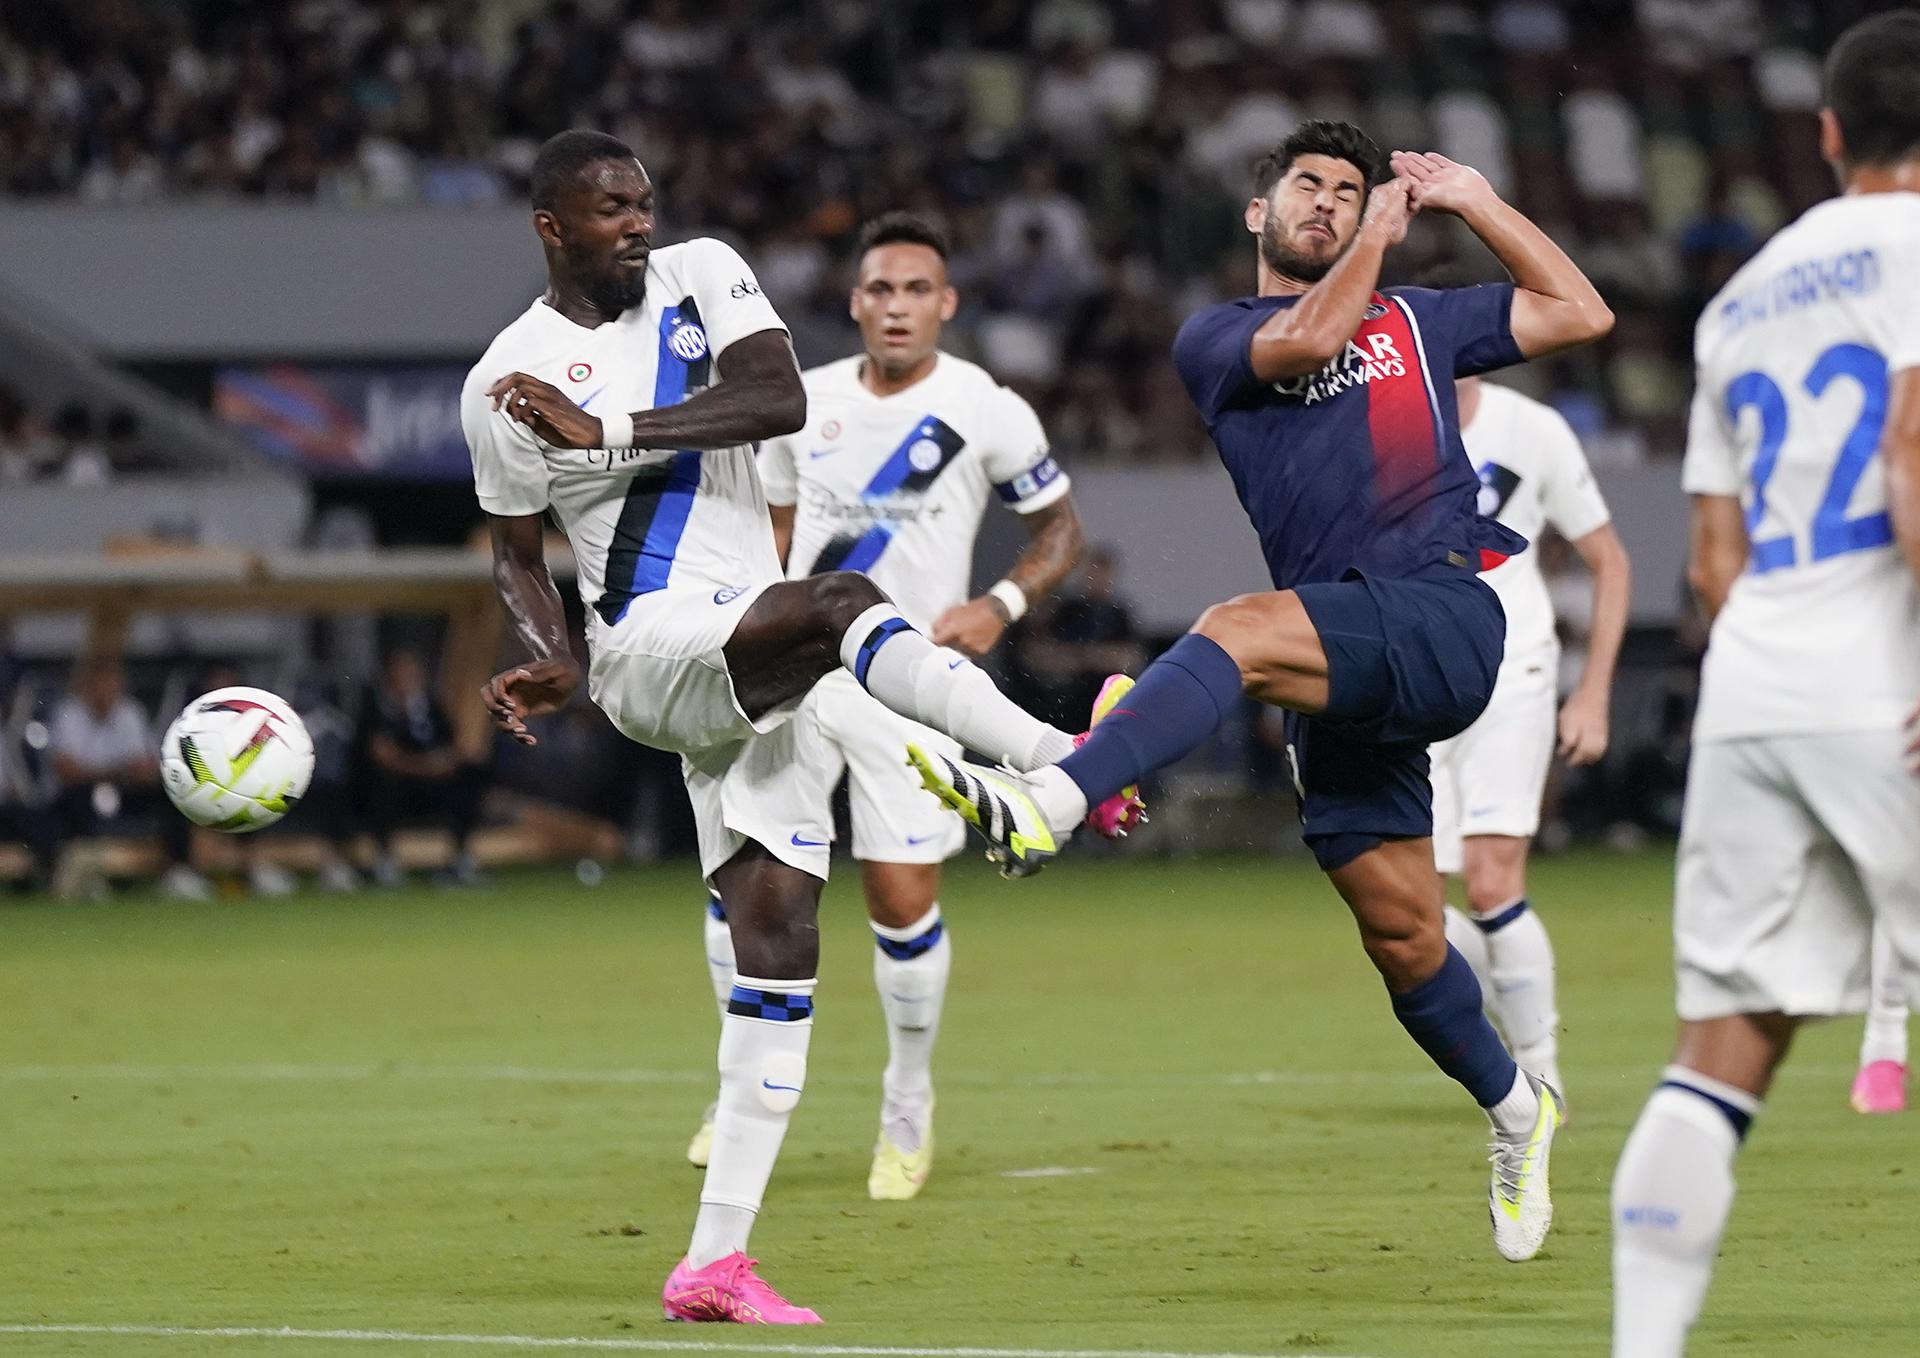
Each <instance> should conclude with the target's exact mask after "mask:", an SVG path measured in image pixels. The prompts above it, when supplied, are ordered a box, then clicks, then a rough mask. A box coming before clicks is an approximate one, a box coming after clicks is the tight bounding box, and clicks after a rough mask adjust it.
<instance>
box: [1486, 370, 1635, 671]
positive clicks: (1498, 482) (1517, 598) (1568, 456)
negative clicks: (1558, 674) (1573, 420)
mask: <svg viewBox="0 0 1920 1358" xmlns="http://www.w3.org/2000/svg"><path fill="white" fill-rule="evenodd" d="M1460 436H1461V438H1462V439H1463V440H1464V441H1465V443H1466V445H1467V457H1468V459H1469V460H1471V461H1472V463H1473V466H1474V470H1475V471H1477V472H1478V473H1479V474H1480V512H1481V513H1482V514H1485V515H1488V516H1489V517H1491V518H1495V519H1498V520H1499V521H1500V522H1501V523H1504V524H1505V525H1506V526H1507V527H1509V528H1511V529H1513V531H1514V532H1516V533H1519V534H1520V535H1521V536H1523V537H1525V538H1527V539H1528V540H1529V541H1531V540H1532V539H1534V538H1537V537H1539V536H1540V532H1541V530H1542V528H1544V527H1547V526H1549V525H1551V526H1552V528H1553V529H1554V531H1556V532H1558V533H1559V534H1560V535H1561V536H1562V537H1564V538H1566V539H1567V540H1568V541H1570V542H1571V541H1577V540H1578V539H1580V538H1583V537H1585V536H1586V535H1587V534H1588V533H1591V532H1592V531H1593V530H1594V529H1596V528H1599V527H1601V526H1603V525H1605V524H1606V523H1607V522H1608V521H1609V519H1610V518H1611V516H1610V515H1609V514H1608V513H1607V502H1606V500H1605V499H1604V498H1602V496H1601V494H1600V487H1599V486H1598V485H1597V484H1595V482H1594V479H1593V470H1592V469H1591V468H1590V467H1588V466H1587V455H1586V453H1585V452H1583V451H1582V450H1581V447H1580V440H1579V439H1578V438H1576V437H1574V433H1573V430H1572V429H1571V428H1570V427H1569V426H1568V424H1567V422H1566V421H1565V420H1564V419H1562V418H1561V417H1560V414H1559V412H1558V411H1556V410H1554V409H1553V408H1552V407H1551V406H1546V405H1542V404H1541V403H1540V402H1538V401H1536V400H1534V399H1532V398H1531V397H1528V396H1522V395H1521V394H1520V393H1519V392H1517V391H1515V390H1513V389H1512V388H1511V387H1502V386H1498V385H1496V384H1494V383H1492V382H1482V383H1481V384H1480V408H1479V409H1478V410H1476V411H1474V414H1473V422H1472V423H1471V424H1469V425H1467V426H1466V427H1465V428H1464V429H1462V430H1461V431H1460ZM1480 578H1481V579H1482V580H1485V581H1486V582H1487V583H1488V584H1489V585H1492V586H1493V591H1494V593H1496V594H1498V595H1499V596H1500V605H1501V607H1503V608H1504V609H1506V611H1507V651H1506V659H1507V660H1508V661H1515V660H1527V661H1531V662H1538V661H1540V660H1541V659H1542V657H1544V656H1547V655H1550V654H1551V653H1553V652H1554V651H1555V650H1556V649H1557V647H1558V644H1559V643H1558V639H1557V638H1556V637H1555V635H1554V630H1553V601H1552V600H1551V599H1550V598H1549V597H1548V595H1547V583H1546V581H1545V580H1544V579H1543V578H1542V577H1541V575H1540V553H1539V551H1538V550H1537V549H1529V550H1527V551H1524V552H1521V553H1519V554H1518V555H1516V556H1510V557H1508V558H1507V559H1506V560H1505V561H1503V562H1501V563H1500V564H1499V565H1498V566H1495V567H1494V568H1493V569H1492V570H1490V571H1487V572H1486V573H1485V574H1483V575H1482V576H1481V577H1480Z"/></svg>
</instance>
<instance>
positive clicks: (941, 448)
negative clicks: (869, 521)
mask: <svg viewBox="0 0 1920 1358" xmlns="http://www.w3.org/2000/svg"><path fill="white" fill-rule="evenodd" d="M927 444H932V445H933V446H932V448H931V449H929V448H927V447H926V446H925V445H927ZM966 446H967V441H966V440H965V439H964V438H962V437H961V436H960V433H959V431H958V430H956V429H955V428H954V427H953V426H952V425H950V424H948V423H947V422H946V421H945V420H943V419H941V418H940V417H939V416H938V415H925V416H922V417H921V418H920V419H918V420H916V421H915V422H914V426H913V428H912V429H910V430H908V431H907V436H906V437H905V438H903V439H901V440H900V446H899V447H897V448H895V449H894V450H893V452H892V454H891V455H889V456H888V458H887V460H886V461H885V462H883V463H881V464H880V470H879V471H877V472H875V473H874V474H873V479H872V480H871V481H869V482H867V485H866V489H864V490H862V491H861V492H860V498H861V499H863V500H866V501H869V502H872V501H874V500H881V499H884V498H886V497H887V496H889V495H896V494H900V495H917V494H919V493H921V492H923V491H925V490H926V489H927V488H928V487H929V486H931V485H932V484H933V483H934V482H935V481H937V480H938V479H939V478H940V473H941V472H943V471H945V470H946V469H947V468H948V467H950V466H951V465H953V460H954V459H955V458H956V457H958V456H960V450H961V449H962V448H965V447H966ZM916 453H917V454H918V458H917V461H918V463H920V464H921V465H915V464H916V457H915V454H916ZM893 533H894V526H893V525H892V524H890V523H876V524H874V525H873V526H872V527H871V528H868V529H867V530H866V531H865V532H864V533H842V534H840V535H839V536H838V537H836V538H834V539H833V540H832V541H830V542H828V543H827V545H826V546H825V547H822V548H821V549H820V555H819V556H817V557H815V558H814V560H813V567H812V569H811V570H809V571H808V572H807V573H808V574H809V575H821V574H823V573H825V572H827V571H864V570H871V569H872V568H873V565H874V563H875V562H877V561H879V559H880V556H881V554H882V553H883V552H885V551H886V550H887V544H889V543H891V542H892V541H893Z"/></svg>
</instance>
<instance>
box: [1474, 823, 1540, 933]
mask: <svg viewBox="0 0 1920 1358" xmlns="http://www.w3.org/2000/svg"><path fill="white" fill-rule="evenodd" d="M1460 875H1461V878H1462V879H1463V881H1464V883H1465V885H1466V891H1467V905H1468V906H1469V907H1470V908H1471V909H1472V910H1473V912H1474V913H1475V914H1478V915H1484V914H1487V913H1489V912H1491V911H1495V910H1500V909H1504V908H1505V907H1507V906H1509V905H1512V904H1513V903H1514V902H1515V901H1517V900H1519V899H1520V898H1521V897H1522V896H1524V895H1526V894H1527V857H1526V841H1525V840H1521V839H1512V840H1509V839H1507V838H1506V837H1505V836H1498V837H1494V836H1487V837H1482V838H1481V839H1478V840H1468V841H1467V846H1466V852H1465V855H1464V861H1463V863H1462V871H1461V874H1460Z"/></svg>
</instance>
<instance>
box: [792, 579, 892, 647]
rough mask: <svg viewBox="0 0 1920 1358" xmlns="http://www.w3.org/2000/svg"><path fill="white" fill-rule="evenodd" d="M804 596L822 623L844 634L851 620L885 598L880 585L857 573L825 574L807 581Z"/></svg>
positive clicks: (851, 623) (831, 629)
mask: <svg viewBox="0 0 1920 1358" xmlns="http://www.w3.org/2000/svg"><path fill="white" fill-rule="evenodd" d="M807 585H808V591H809V594H808V597H809V598H810V599H811V601H812V603H813V606H814V610H815V612H816V613H817V614H818V615H819V617H820V619H821V621H822V623H823V624H824V625H825V626H826V628H827V629H828V630H830V631H832V632H835V633H839V632H844V631H846V630H847V628H849V627H851V626H853V621H854V619H855V618H858V617H859V616H860V615H861V614H862V613H864V612H866V611H867V610H868V609H869V608H872V607H873V606H874V605H875V604H881V603H885V602H886V601H887V596H886V595H885V594H884V593H883V592H882V591H881V589H880V586H878V585H876V584H874V583H873V581H872V580H871V579H869V578H868V577H866V576H864V575H862V574H860V573H859V572H858V571H828V572H827V573H826V574H824V575H816V576H813V577H811V578H810V579H809V580H808V581H807Z"/></svg>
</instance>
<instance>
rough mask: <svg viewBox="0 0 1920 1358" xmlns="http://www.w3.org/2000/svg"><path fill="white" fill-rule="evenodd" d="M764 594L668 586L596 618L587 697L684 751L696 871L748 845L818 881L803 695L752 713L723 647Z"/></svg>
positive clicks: (823, 848)
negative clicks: (803, 751) (609, 617)
mask: <svg viewBox="0 0 1920 1358" xmlns="http://www.w3.org/2000/svg"><path fill="white" fill-rule="evenodd" d="M769 583H771V582H769ZM765 589H766V585H765V584H762V585H758V586H755V587H753V588H750V589H748V590H746V591H745V592H743V593H740V594H737V595H733V596H731V597H729V596H728V595H727V594H726V592H725V591H722V592H721V593H719V594H713V593H709V592H708V591H705V590H691V589H674V588H671V587H669V588H667V589H663V590H657V591H655V592H653V593H651V594H643V595H641V596H640V597H639V598H637V599H635V600H634V601H633V603H632V604H631V605H630V606H629V607H628V609H627V613H626V616H625V617H623V618H622V619H621V620H620V621H619V622H617V623H614V624H611V625H608V624H604V623H601V622H599V620H598V618H597V617H595V618H594V627H593V632H592V635H591V637H590V638H589V648H590V650H591V652H592V661H591V663H590V665H589V666H588V669H587V692H588V693H589V694H590V695H591V696H592V698H593V701H594V702H595V703H597V704H599V706H600V708H601V710H602V711H604V712H605V713H606V714H607V716H608V717H609V718H610V719H611V720H612V722H613V724H614V725H615V726H616V727H618V728H619V729H620V731H621V732H622V733H623V734H625V735H626V736H627V737H629V738H630V739H632V740H636V741H638V742H640V743H641V744H642V745H650V746H652V747H653V748H654V749H657V750H668V751H671V752H673V753H675V754H678V755H679V756H680V765H681V773H682V774H683V776H684V777H685V779H686V784H687V796H688V798H689V799H690V800H691V801H692V802H693V815H694V824H695V826H696V828H697V831H698V834H699V839H700V871H701V872H702V874H704V875H705V876H707V877H709V878H711V877H712V875H713V873H714V871H715V870H716V869H717V868H719V867H720V866H721V865H722V864H724V863H725V862H726V861H727V860H728V859H730V858H732V857H733V856H734V855H735V854H736V853H738V852H739V851H740V850H741V848H743V847H744V846H745V845H746V843H747V841H748V840H753V841H755V842H757V843H759V844H760V845H762V846H764V847H765V848H766V850H767V852H769V853H771V854H772V855H773V856H774V857H775V858H777V859H779V860H780V861H781V862H783V863H786V864H789V865H790V866H792V867H796V868H799V869H800V870H801V871H802V872H807V873H811V874H812V875H813V876H815V877H818V878H820V879H821V880H823V881H824V880H825V879H826V876H827V859H828V854H829V846H830V845H831V844H832V842H833V816H832V811H831V804H830V796H831V793H832V790H833V785H832V783H831V782H829V783H827V784H825V785H824V786H822V785H821V784H820V781H819V770H818V765H817V764H816V763H810V762H809V761H806V760H803V759H801V758H800V757H799V750H800V747H801V744H802V743H803V741H808V737H809V734H810V730H811V727H812V726H813V725H814V723H813V722H812V720H811V718H809V719H807V720H804V721H800V722H796V721H795V717H796V713H797V710H798V708H799V706H800V704H799V703H798V702H796V703H794V704H790V705H788V706H785V707H782V708H780V709H777V710H775V711H773V712H769V713H766V714H764V715H762V716H761V717H760V718H758V719H757V720H750V719H749V718H748V717H747V715H746V713H745V712H743V711H742V710H741V708H740V703H739V700H738V698H737V697H736V696H735V695H734V691H733V678H732V676H731V675H730V674H729V673H728V672H727V661H726V655H725V653H724V651H723V649H722V648H724V647H725V646H726V644H727V641H728V639H729V638H730V637H732V636H733V632H734V629H735V628H736V627H738V626H739V625H740V619H741V618H742V617H743V616H744V615H745V614H746V611H747V609H749V608H750V607H752V606H753V603H754V601H755V600H756V599H758V598H759V597H760V594H761V592H762V591H763V590H765ZM808 743H810V742H808ZM903 748H904V747H903ZM903 757H904V756H903Z"/></svg>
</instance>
